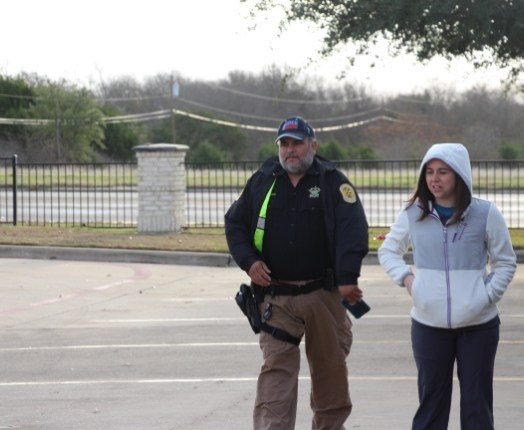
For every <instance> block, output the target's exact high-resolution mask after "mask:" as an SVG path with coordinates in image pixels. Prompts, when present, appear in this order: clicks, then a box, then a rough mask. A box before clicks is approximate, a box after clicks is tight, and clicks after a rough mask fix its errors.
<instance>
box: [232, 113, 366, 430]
mask: <svg viewBox="0 0 524 430" xmlns="http://www.w3.org/2000/svg"><path fill="white" fill-rule="evenodd" d="M276 144H277V145H278V154H279V155H278V157H271V158H270V159H268V160H267V161H266V162H265V163H264V164H263V165H262V166H261V168H260V169H259V170H258V171H257V172H256V173H254V174H253V176H252V177H251V178H250V179H249V180H248V182H247V184H246V186H245V188H244V190H243V192H242V194H241V195H240V197H239V198H238V200H236V201H235V202H234V203H233V204H232V206H231V207H230V209H229V210H228V212H227V213H226V216H225V224H226V237H227V242H228V246H229V249H230V252H231V255H232V256H233V258H234V259H235V261H236V262H237V264H238V265H239V266H240V268H241V269H242V270H244V271H245V272H246V273H247V274H248V275H249V277H250V278H251V283H252V286H253V287H254V288H255V291H256V295H257V296H258V297H259V298H260V301H262V300H263V302H262V303H261V304H260V311H261V314H262V319H263V321H264V322H265V323H267V324H270V325H271V327H276V328H277V329H278V330H281V332H284V333H286V334H289V335H290V336H291V338H292V339H297V340H298V341H300V339H301V337H302V336H303V335H305V344H306V347H305V350H306V356H307V359H308V362H309V368H310V373H311V408H312V410H313V413H314V416H313V423H312V428H313V429H314V430H321V429H322V430H327V429H331V430H341V429H344V426H343V424H344V422H345V421H346V419H347V417H348V416H349V414H350V412H351V407H352V404H351V400H350V396H349V389H348V380H347V376H348V375H347V366H346V357H347V355H348V354H349V350H350V347H351V343H352V333H351V321H350V319H349V317H348V314H347V312H346V310H345V308H344V307H343V306H342V305H341V303H340V302H341V299H342V298H345V299H346V300H347V301H349V302H350V303H354V302H357V301H358V300H360V299H361V298H362V291H361V289H360V288H359V287H358V284H357V279H358V277H359V275H360V267H361V262H362V259H363V258H364V256H365V255H366V254H367V252H368V224H367V221H366V217H365V214H364V210H363V208H362V204H361V202H360V200H359V198H358V195H357V194H356V192H355V190H354V188H353V186H352V185H351V184H350V182H349V181H348V179H347V178H346V177H345V176H344V175H343V174H342V173H341V172H340V171H338V170H337V169H336V168H335V166H334V164H333V163H331V162H330V161H328V160H326V159H324V158H322V157H320V156H318V155H316V151H317V141H316V139H315V132H314V130H313V129H312V128H311V126H310V125H309V124H308V123H307V122H306V121H304V119H302V118H300V117H292V118H288V119H286V120H284V121H283V122H282V123H281V124H280V127H279V128H278V135H277V139H276ZM259 342H260V348H261V349H262V352H263V357H264V363H263V365H262V369H261V372H260V375H259V378H258V385H257V395H256V401H255V408H254V412H253V423H254V429H255V430H261V429H271V430H279V429H282V430H284V429H285V430H289V429H294V427H295V419H296V409H297V388H298V373H299V368H300V349H299V347H298V345H297V343H298V342H293V341H286V340H282V337H281V336H280V338H277V337H275V336H274V335H272V334H271V333H268V332H265V331H263V332H261V334H260V339H259Z"/></svg>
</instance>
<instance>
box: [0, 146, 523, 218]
mask: <svg viewBox="0 0 524 430" xmlns="http://www.w3.org/2000/svg"><path fill="white" fill-rule="evenodd" d="M419 163H420V162H419V161H418V160H374V161H340V162H337V166H338V168H339V169H340V170H341V171H342V172H343V173H344V174H346V176H348V178H349V179H350V180H351V181H352V182H353V184H354V185H355V186H356V188H357V190H358V192H359V194H360V197H361V199H362V202H363V204H364V207H365V209H366V213H367V216H368V221H369V224H370V225H371V226H373V227H388V226H389V225H391V223H392V222H393V221H394V220H395V218H396V215H397V214H398V212H399V211H400V210H401V209H402V207H403V205H404V202H405V201H406V200H407V198H408V197H409V195H410V193H411V191H412V189H413V187H414V185H415V182H416V180H417V176H418V168H419ZM259 165H260V163H259V162H224V163H205V164H203V163H186V187H187V201H186V219H187V225H188V226H189V227H197V228H210V227H222V226H223V216H224V213H225V211H226V210H227V208H228V207H229V206H230V205H231V202H233V201H234V199H235V198H236V197H237V195H238V194H239V193H240V192H241V191H242V188H243V186H244V184H245V182H246V181H247V179H248V178H249V177H250V176H251V174H252V173H253V172H255V171H256V170H257V169H258V167H259ZM472 167H473V177H474V184H473V187H474V194H475V195H477V196H479V197H481V198H486V199H489V200H492V201H494V202H495V203H496V204H497V206H498V207H499V208H500V210H501V211H502V213H503V214H504V216H505V219H506V221H507V223H508V225H509V226H510V227H513V228H522V227H524V215H521V214H524V189H523V186H524V160H518V161H498V160H492V161H474V162H472ZM137 181H138V173H137V165H136V163H92V164H78V163H75V164H71V163H70V164H30V163H20V162H19V161H18V160H17V158H16V156H14V157H12V158H0V223H10V224H23V225H44V226H45V225H48V226H72V227H74V226H86V227H136V225H137V219H138V195H137Z"/></svg>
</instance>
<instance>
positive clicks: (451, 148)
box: [419, 143, 473, 195]
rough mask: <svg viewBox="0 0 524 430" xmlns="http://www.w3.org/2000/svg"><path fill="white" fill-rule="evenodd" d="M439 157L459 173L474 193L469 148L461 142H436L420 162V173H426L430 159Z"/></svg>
mask: <svg viewBox="0 0 524 430" xmlns="http://www.w3.org/2000/svg"><path fill="white" fill-rule="evenodd" d="M434 158H438V159H439V160H442V161H443V162H444V163H446V164H447V165H449V167H451V168H452V169H453V170H454V171H455V173H457V174H458V175H459V176H460V177H461V178H462V180H463V181H464V183H465V184H466V186H467V187H468V189H469V191H470V193H471V194H472V195H473V179H472V175H471V163H470V160H469V153H468V150H467V149H466V147H465V146H464V145H462V144H461V143H435V144H434V145H432V146H431V147H430V148H429V149H428V152H426V155H424V158H423V159H422V163H421V164H420V170H419V174H420V175H422V174H424V167H425V165H426V164H427V163H428V161H430V160H433V159H434Z"/></svg>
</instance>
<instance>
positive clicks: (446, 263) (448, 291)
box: [430, 213, 451, 328]
mask: <svg viewBox="0 0 524 430" xmlns="http://www.w3.org/2000/svg"><path fill="white" fill-rule="evenodd" d="M430 215H431V216H433V217H434V218H435V219H436V221H437V222H438V223H439V224H440V225H442V222H441V221H440V217H439V216H438V215H437V214H434V213H431V214H430ZM442 235H443V241H444V271H445V273H446V298H447V300H446V304H447V309H446V319H447V323H448V328H451V285H450V284H451V283H450V281H449V261H448V260H449V255H448V228H447V227H446V226H445V225H444V226H442Z"/></svg>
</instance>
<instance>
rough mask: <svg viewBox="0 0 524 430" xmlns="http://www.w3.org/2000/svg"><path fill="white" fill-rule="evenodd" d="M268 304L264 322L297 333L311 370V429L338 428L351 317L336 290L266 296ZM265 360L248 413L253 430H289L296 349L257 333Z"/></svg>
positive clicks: (345, 408)
mask: <svg viewBox="0 0 524 430" xmlns="http://www.w3.org/2000/svg"><path fill="white" fill-rule="evenodd" d="M267 303H271V304H272V306H273V313H272V316H271V318H270V319H269V320H268V321H267V323H268V324H269V325H272V326H275V327H279V328H281V329H284V330H286V331H287V332H289V333H290V334H292V335H294V336H297V337H300V336H302V335H303V334H304V333H305V338H304V339H305V349H306V356H307V359H308V363H309V370H310V374H311V397H310V403H311V409H312V410H313V422H312V426H311V428H312V429H313V430H343V429H344V422H345V421H346V419H347V417H348V416H349V414H350V413H351V399H350V397H349V387H348V372H347V366H346V357H347V356H348V354H349V350H350V348H351V343H352V333H351V321H350V319H349V316H348V315H347V312H346V309H345V308H344V307H343V306H342V305H341V304H340V294H339V293H338V291H337V290H334V291H326V290H323V289H320V290H316V291H313V292H311V293H309V294H304V295H299V296H275V297H271V296H269V295H267V296H266V297H265V301H264V303H263V304H262V305H261V310H262V312H263V311H264V309H265V308H266V304H267ZM260 348H261V349H262V352H263V357H264V363H263V365H262V369H261V372H260V375H259V377H258V385H257V396H256V401H255V409H254V412H253V427H254V429H255V430H270V429H271V430H292V429H294V428H295V419H296V412H297V391H298V373H299V369H300V349H299V347H297V346H295V345H292V344H291V343H288V342H283V341H280V340H278V339H275V338H274V337H273V336H271V335H270V334H267V333H265V332H262V333H260Z"/></svg>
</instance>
